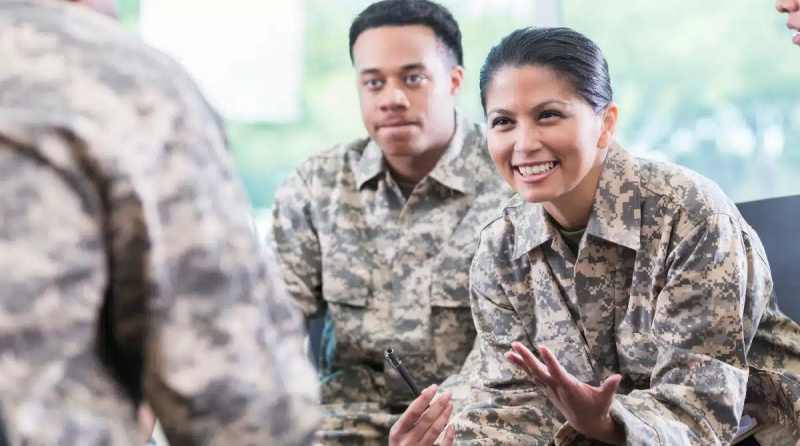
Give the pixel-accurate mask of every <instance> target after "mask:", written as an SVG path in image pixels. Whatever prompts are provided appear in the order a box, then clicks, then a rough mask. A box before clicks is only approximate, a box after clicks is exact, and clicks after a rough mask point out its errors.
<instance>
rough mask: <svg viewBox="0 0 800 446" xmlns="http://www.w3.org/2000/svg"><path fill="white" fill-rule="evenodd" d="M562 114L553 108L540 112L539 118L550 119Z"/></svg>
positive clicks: (559, 116)
mask: <svg viewBox="0 0 800 446" xmlns="http://www.w3.org/2000/svg"><path fill="white" fill-rule="evenodd" d="M563 116H564V115H562V114H561V113H560V112H557V111H555V110H546V111H543V112H542V113H540V114H539V119H540V120H542V119H550V118H561V117H563Z"/></svg>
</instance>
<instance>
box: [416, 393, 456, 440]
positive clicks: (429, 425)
mask: <svg viewBox="0 0 800 446" xmlns="http://www.w3.org/2000/svg"><path fill="white" fill-rule="evenodd" d="M451 396H452V395H451V394H450V392H444V393H443V394H441V395H440V396H439V397H438V398H436V400H435V401H434V402H433V403H431V406H430V407H429V408H428V410H426V411H425V413H423V414H422V417H421V418H419V421H417V424H416V425H415V426H414V429H413V430H412V431H411V432H410V433H409V436H408V437H409V439H410V440H411V441H412V444H426V443H424V442H422V439H423V437H425V438H427V434H428V432H429V431H431V430H432V429H433V427H434V426H435V425H436V423H437V421H439V419H440V418H444V423H442V424H441V426H439V427H438V429H439V431H438V432H436V435H433V438H432V439H430V444H433V442H434V440H436V437H438V436H439V434H440V433H441V432H442V429H444V426H445V425H446V424H447V420H449V419H450V413H452V412H453V403H451V402H450V397H451ZM443 415H446V416H443ZM431 433H433V432H431Z"/></svg>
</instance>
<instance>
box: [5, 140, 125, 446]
mask: <svg viewBox="0 0 800 446" xmlns="http://www.w3.org/2000/svg"><path fill="white" fill-rule="evenodd" d="M96 204H97V203H96V202H93V201H92V200H91V199H90V197H89V196H87V195H85V194H83V193H81V192H80V191H79V190H78V189H76V188H73V184H71V182H70V181H69V180H68V179H67V178H66V177H65V176H63V175H62V174H61V173H60V172H59V171H58V170H57V169H55V168H53V167H52V166H50V165H48V164H46V163H45V162H44V161H42V160H41V159H37V158H35V157H33V156H28V155H27V154H24V153H23V150H22V149H19V148H18V147H13V146H10V145H8V144H6V143H5V142H3V141H0V221H2V224H0V252H2V255H0V290H2V293H0V296H2V311H0V398H2V406H3V407H2V409H3V415H4V419H5V426H6V430H7V434H8V436H9V444H81V445H96V444H131V440H132V439H138V432H136V431H135V430H131V429H130V428H129V427H130V426H132V423H131V424H128V423H126V420H132V416H133V414H131V413H128V412H127V407H129V406H128V405H127V404H125V401H124V399H123V397H122V396H121V395H120V392H119V391H118V388H117V387H116V386H115V385H114V384H113V382H112V381H111V380H109V379H108V375H107V373H106V371H105V370H104V367H103V365H102V364H101V363H100V362H99V361H98V359H97V357H96V355H95V352H94V349H93V345H94V342H93V334H94V332H95V327H96V323H97V311H98V308H99V306H100V304H101V303H102V297H103V296H102V293H98V290H102V289H103V288H104V287H105V284H106V279H107V269H106V256H105V250H104V241H103V239H102V231H101V228H100V225H101V223H100V222H101V221H102V214H101V212H100V209H99V207H98V206H96Z"/></svg>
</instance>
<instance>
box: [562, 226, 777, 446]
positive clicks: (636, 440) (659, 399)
mask: <svg viewBox="0 0 800 446" xmlns="http://www.w3.org/2000/svg"><path fill="white" fill-rule="evenodd" d="M750 255H752V252H750V251H748V250H747V249H746V246H745V243H744V240H743V237H742V233H741V228H739V226H738V224H737V223H736V222H734V221H733V219H732V218H731V217H730V216H727V215H722V214H717V215H714V216H711V217H709V218H708V219H707V220H705V221H704V222H702V223H701V224H699V225H697V226H696V227H695V228H694V229H692V230H691V231H690V232H689V233H688V234H687V235H686V236H685V237H684V238H683V239H682V240H681V241H680V242H679V244H678V245H677V246H676V248H675V250H674V251H673V252H672V253H671V254H670V255H669V256H668V258H667V262H669V263H670V265H669V266H668V274H667V281H666V284H665V286H664V287H663V289H662V290H661V292H660V293H659V295H658V299H657V302H656V306H655V314H654V318H653V322H652V333H650V334H648V335H646V336H648V337H649V338H651V340H652V341H653V342H654V344H655V346H656V351H655V352H654V355H655V357H656V359H655V365H654V367H653V374H652V376H651V378H650V380H651V381H650V382H651V386H650V389H647V390H635V391H633V392H631V393H630V394H628V395H617V397H616V401H615V402H614V403H613V405H612V408H611V412H612V417H613V418H615V419H616V420H617V421H619V422H620V423H621V424H623V425H624V428H625V431H626V436H627V443H626V444H630V445H727V444H729V443H730V441H731V440H733V438H734V437H735V436H736V432H737V428H738V426H739V418H740V417H741V413H742V409H743V406H744V401H745V392H746V384H747V378H748V366H747V360H746V354H747V351H748V349H749V347H750V343H751V342H752V339H753V336H754V333H755V328H756V327H757V326H758V323H759V319H760V318H761V314H762V313H763V311H764V308H765V306H766V303H767V302H766V298H765V293H763V290H760V289H758V288H759V287H760V286H762V284H763V283H764V274H768V272H767V271H765V270H764V269H763V268H754V265H758V264H759V263H757V262H754V259H752V258H749V256H750ZM755 291H758V292H755ZM630 342H636V341H635V340H633V339H632V340H630ZM570 430H571V428H570V427H569V426H565V429H564V430H563V431H562V432H560V433H559V434H560V435H559V438H560V439H563V440H565V439H567V438H569V437H570V436H571V435H572V434H571V433H570ZM557 443H561V444H568V443H569V441H560V442H558V441H557Z"/></svg>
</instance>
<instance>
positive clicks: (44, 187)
mask: <svg viewBox="0 0 800 446" xmlns="http://www.w3.org/2000/svg"><path fill="white" fill-rule="evenodd" d="M73 3H78V4H73ZM79 3H83V2H67V1H57V0H0V61H2V63H0V216H2V225H0V270H2V271H3V273H2V274H0V306H1V307H2V311H0V400H1V401H2V409H3V419H4V422H5V431H6V435H7V438H6V440H8V442H9V443H11V444H75V445H81V446H86V445H107V444H114V445H118V444H119V445H123V444H129V445H132V444H142V441H141V436H140V431H139V429H138V427H137V410H138V408H139V407H140V405H141V404H142V402H143V401H147V402H148V403H149V405H150V406H151V407H152V411H153V413H154V414H155V416H157V417H158V418H159V419H160V421H161V424H162V426H163V428H164V431H165V433H166V436H167V438H168V440H169V442H170V444H172V445H173V446H178V445H191V444H220V445H228V444H231V445H233V444H269V445H297V444H304V443H308V442H309V441H311V439H312V437H311V436H312V435H313V432H314V431H315V430H316V425H317V420H318V409H317V406H316V399H317V384H316V383H315V380H314V375H313V370H312V368H311V366H310V364H308V363H307V360H306V359H305V357H304V356H303V354H302V335H303V331H302V321H301V319H300V317H299V314H297V313H296V310H295V309H294V308H293V307H292V304H291V301H290V300H288V299H287V298H285V297H282V296H280V295H278V294H276V293H275V291H274V289H273V288H272V284H271V283H270V277H269V274H268V270H267V268H266V267H265V263H264V259H263V257H262V254H261V250H260V247H259V242H258V239H257V237H256V236H255V234H254V233H253V231H252V230H251V226H250V224H249V220H250V212H251V208H250V205H249V203H248V200H247V198H246V196H245V192H244V189H243V187H242V185H241V184H240V182H239V180H238V179H237V178H236V176H235V174H234V169H233V164H232V161H231V157H230V154H229V150H228V147H227V143H226V138H225V134H224V132H223V128H222V123H221V121H220V119H219V117H218V116H217V114H216V113H215V112H214V111H213V110H212V108H211V107H210V106H209V105H208V103H207V102H206V101H205V99H204V98H203V96H202V95H201V93H200V92H199V91H198V89H197V88H196V86H195V85H194V83H193V82H192V81H191V80H190V79H189V77H188V76H187V75H186V74H185V72H184V71H183V70H182V69H181V67H180V66H179V65H178V64H176V63H175V62H174V61H172V60H171V59H169V58H167V57H165V56H164V55H162V54H160V53H158V52H156V51H155V50H152V49H150V48H148V47H147V46H145V45H144V44H143V43H141V42H140V41H139V40H138V39H137V38H135V37H133V36H131V35H129V34H128V33H126V32H125V31H124V30H123V28H122V27H121V26H120V25H119V24H117V23H115V22H114V21H113V20H111V19H110V18H109V17H104V16H103V15H101V14H98V13H97V12H95V11H92V10H91V9H95V10H96V11H99V12H102V13H104V14H105V15H108V16H112V17H113V16H114V15H116V5H115V4H114V2H113V1H112V0H92V1H86V2H85V3H86V4H85V5H80V4H79ZM85 6H88V7H89V8H87V7H85ZM143 418H145V417H143ZM151 423H152V420H151ZM150 431H152V426H150Z"/></svg>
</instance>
